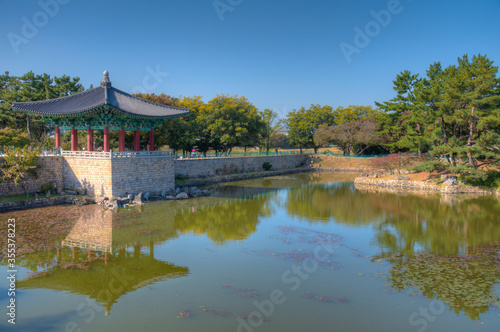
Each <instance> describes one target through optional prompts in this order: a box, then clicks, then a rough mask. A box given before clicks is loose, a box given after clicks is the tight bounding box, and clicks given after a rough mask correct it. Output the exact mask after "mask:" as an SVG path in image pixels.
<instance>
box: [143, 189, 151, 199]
mask: <svg viewBox="0 0 500 332" xmlns="http://www.w3.org/2000/svg"><path fill="white" fill-rule="evenodd" d="M150 197H151V195H150V194H149V191H148V192H147V193H145V194H144V199H145V200H146V201H149V198H150Z"/></svg>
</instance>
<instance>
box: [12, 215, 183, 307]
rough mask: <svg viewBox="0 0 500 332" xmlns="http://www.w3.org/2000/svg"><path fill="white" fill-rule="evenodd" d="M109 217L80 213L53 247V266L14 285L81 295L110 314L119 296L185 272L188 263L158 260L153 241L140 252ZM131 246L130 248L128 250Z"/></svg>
mask: <svg viewBox="0 0 500 332" xmlns="http://www.w3.org/2000/svg"><path fill="white" fill-rule="evenodd" d="M112 219H113V213H112V212H111V211H108V210H104V209H99V208H96V209H94V210H92V211H91V212H90V213H88V214H86V215H82V216H81V217H80V219H79V220H78V221H77V222H76V223H75V225H74V227H73V228H72V229H71V231H70V232H69V234H68V236H67V237H66V238H65V239H64V240H63V241H62V243H61V248H58V249H57V264H56V265H55V266H54V267H52V268H50V269H48V270H47V271H44V272H40V273H37V274H35V275H33V276H32V277H30V278H28V279H25V280H22V281H19V282H18V283H17V286H18V288H19V289H39V288H45V289H52V290H57V291H68V292H70V293H73V294H79V295H85V296H88V297H89V298H91V299H94V300H96V301H97V302H99V303H101V304H102V305H103V307H104V311H105V314H106V315H109V314H110V312H111V307H112V305H113V304H114V303H117V302H118V299H119V298H120V297H121V296H122V295H124V294H126V293H129V292H133V291H135V290H138V289H140V288H142V287H145V286H148V285H150V284H152V283H155V282H158V281H161V280H164V279H171V278H179V277H184V276H187V275H189V268H188V267H183V266H176V265H174V264H170V263H167V262H164V261H161V260H158V259H156V258H155V257H154V242H153V241H150V242H149V243H150V245H149V253H148V252H147V251H146V253H144V252H143V251H141V246H140V245H131V243H132V242H133V241H134V240H132V239H131V238H130V235H131V234H130V232H127V231H125V232H121V230H120V229H117V230H115V231H113V220H112ZM168 224H169V223H168V222H167V223H165V225H167V227H168ZM120 233H121V234H120ZM114 234H115V236H113V235H114ZM135 235H136V236H135V241H136V242H135V243H139V241H140V239H137V238H138V237H140V235H137V234H135ZM114 237H115V238H114ZM146 237H147V235H146ZM130 247H133V251H128V250H126V249H127V248H130ZM66 248H67V249H66ZM69 248H71V257H69V252H68V250H69ZM109 261H111V262H112V263H113V264H109Z"/></svg>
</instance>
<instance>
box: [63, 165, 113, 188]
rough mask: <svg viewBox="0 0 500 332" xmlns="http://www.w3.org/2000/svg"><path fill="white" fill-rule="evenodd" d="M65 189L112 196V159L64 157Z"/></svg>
mask: <svg viewBox="0 0 500 332" xmlns="http://www.w3.org/2000/svg"><path fill="white" fill-rule="evenodd" d="M63 164H64V178H63V184H64V189H71V190H76V191H77V192H78V193H80V194H87V195H92V196H111V195H112V194H113V193H112V185H111V174H112V172H111V159H110V158H99V159H97V158H83V157H64V163H63Z"/></svg>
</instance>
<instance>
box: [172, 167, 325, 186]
mask: <svg viewBox="0 0 500 332" xmlns="http://www.w3.org/2000/svg"><path fill="white" fill-rule="evenodd" d="M311 171H316V170H315V169H312V168H310V167H299V168H292V169H282V170H278V171H267V172H257V173H244V174H230V175H222V176H214V177H210V178H206V179H191V180H187V181H183V182H179V183H176V184H175V187H176V188H183V187H186V186H188V187H192V186H196V187H199V186H206V185H210V184H215V183H223V182H233V181H242V180H250V179H258V178H265V177H268V176H278V175H286V174H295V173H303V172H311Z"/></svg>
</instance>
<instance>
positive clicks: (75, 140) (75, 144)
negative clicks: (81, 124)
mask: <svg viewBox="0 0 500 332" xmlns="http://www.w3.org/2000/svg"><path fill="white" fill-rule="evenodd" d="M71 151H78V130H76V129H75V127H71Z"/></svg>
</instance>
